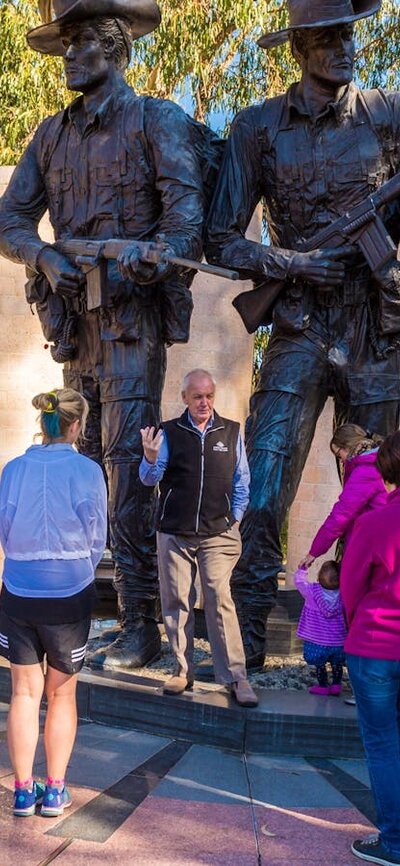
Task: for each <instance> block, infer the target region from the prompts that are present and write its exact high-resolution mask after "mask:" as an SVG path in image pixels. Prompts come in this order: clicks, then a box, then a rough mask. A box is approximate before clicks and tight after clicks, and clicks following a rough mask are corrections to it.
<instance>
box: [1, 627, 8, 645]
mask: <svg viewBox="0 0 400 866" xmlns="http://www.w3.org/2000/svg"><path fill="white" fill-rule="evenodd" d="M0 646H4V647H5V648H6V649H9V643H8V637H7V635H6V634H2V632H1V631H0Z"/></svg>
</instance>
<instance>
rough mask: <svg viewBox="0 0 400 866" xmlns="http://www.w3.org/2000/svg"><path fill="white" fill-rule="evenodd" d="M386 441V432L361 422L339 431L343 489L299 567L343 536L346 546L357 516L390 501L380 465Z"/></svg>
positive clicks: (335, 447) (335, 444)
mask: <svg viewBox="0 0 400 866" xmlns="http://www.w3.org/2000/svg"><path fill="white" fill-rule="evenodd" d="M382 441H383V437H382V436H379V435H377V434H373V433H370V432H369V430H364V429H363V428H362V427H359V426H358V424H343V425H342V426H341V427H338V428H337V430H336V431H335V433H334V435H333V437H332V439H331V442H330V449H331V451H332V454H334V456H335V457H336V459H337V460H339V461H340V463H341V464H342V467H343V490H342V493H341V494H340V496H339V498H338V500H337V502H335V504H334V506H333V508H332V510H331V512H330V514H328V517H327V518H326V520H324V522H323V524H322V526H321V527H320V528H319V530H318V532H317V534H316V536H315V538H314V540H313V542H312V544H311V547H310V550H309V552H308V553H307V556H305V557H304V559H303V560H302V561H301V562H300V563H299V568H309V566H310V565H311V564H312V563H313V562H314V559H317V557H319V556H322V555H323V554H324V553H326V552H327V551H328V550H329V548H330V547H331V546H332V544H333V543H334V542H335V541H337V540H338V539H339V538H342V539H343V545H344V549H345V548H346V545H347V544H348V541H349V539H350V537H351V533H352V530H353V526H354V521H355V520H356V518H357V517H359V516H360V514H363V513H364V512H365V511H373V510H374V509H375V508H381V507H382V506H383V505H386V501H387V492H386V490H385V485H384V483H383V481H382V476H381V474H380V472H379V471H378V468H377V465H376V460H377V454H378V447H379V445H380V443H381V442H382Z"/></svg>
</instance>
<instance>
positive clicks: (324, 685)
mask: <svg viewBox="0 0 400 866" xmlns="http://www.w3.org/2000/svg"><path fill="white" fill-rule="evenodd" d="M294 583H295V586H296V589H298V591H299V592H300V593H301V594H302V596H304V599H305V602H304V607H303V610H302V613H301V617H300V621H299V627H298V630H297V634H298V637H301V638H303V640H304V650H303V655H304V660H305V661H306V662H307V664H309V665H315V668H316V673H317V680H318V684H317V685H315V686H311V688H310V689H309V692H310V693H311V694H313V695H340V692H341V690H342V676H343V665H344V663H345V654H344V650H343V644H344V639H345V636H346V623H345V619H344V613H343V606H342V601H341V598H340V592H339V565H338V563H337V562H335V561H334V560H328V561H327V562H324V563H323V564H322V566H321V568H320V570H319V572H318V582H317V583H310V582H309V581H308V578H307V569H306V568H299V569H298V570H297V572H296V574H295V576H294ZM327 662H329V664H330V666H331V669H332V684H331V685H329V683H328V672H327V669H326V664H327Z"/></svg>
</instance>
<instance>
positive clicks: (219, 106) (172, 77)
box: [0, 0, 400, 165]
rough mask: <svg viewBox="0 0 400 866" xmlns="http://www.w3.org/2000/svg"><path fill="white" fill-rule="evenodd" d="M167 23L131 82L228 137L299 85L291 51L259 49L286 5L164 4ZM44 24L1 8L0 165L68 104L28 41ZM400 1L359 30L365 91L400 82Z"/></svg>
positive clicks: (51, 61)
mask: <svg viewBox="0 0 400 866" xmlns="http://www.w3.org/2000/svg"><path fill="white" fill-rule="evenodd" d="M160 6H161V9H162V16H163V18H162V24H161V26H160V27H159V28H158V30H157V31H156V32H155V33H154V34H151V35H150V36H149V37H147V38H145V39H140V40H138V41H137V42H136V43H135V46H134V57H133V61H132V64H131V67H130V69H129V72H128V79H129V82H130V83H131V84H132V85H133V86H134V87H136V88H137V89H138V90H139V91H141V92H146V93H150V94H153V95H157V96H162V97H169V98H172V99H175V100H177V101H179V102H181V103H182V104H183V105H184V106H185V108H187V110H189V111H191V112H192V113H193V114H194V115H195V116H196V117H197V118H199V119H201V120H210V118H211V120H212V123H213V125H214V126H217V127H219V128H220V129H223V128H224V127H225V125H226V122H227V121H229V119H230V118H231V117H232V115H233V114H235V113H236V111H238V110H239V109H240V108H242V107H243V106H244V105H248V104H249V103H251V102H254V101H257V100H260V99H262V98H264V96H265V95H266V94H269V95H274V94H275V93H278V92H280V91H281V90H283V89H284V88H285V87H287V86H288V84H289V83H290V82H291V81H293V79H294V78H295V77H296V75H297V70H296V66H295V64H294V62H293V59H292V57H291V54H290V51H289V49H288V47H287V45H284V46H281V47H280V48H278V49H275V50H273V51H270V52H268V53H267V52H265V51H262V50H261V49H260V48H258V47H257V45H256V44H255V39H256V38H257V36H259V35H260V34H261V33H262V32H265V31H266V30H275V29H278V28H280V27H283V26H285V24H286V20H287V19H286V10H285V3H284V0H160ZM39 23H40V19H39V14H38V11H37V4H36V3H34V2H32V0H0V163H1V164H3V165H4V164H7V163H13V162H15V161H16V160H17V159H18V157H19V156H20V155H21V153H22V151H23V149H24V147H25V146H26V143H27V141H28V140H29V137H30V136H31V135H32V132H33V130H34V129H35V127H36V126H37V125H38V123H39V122H40V120H42V119H43V117H46V116H47V115H48V114H52V113H54V112H55V111H57V110H59V109H60V108H62V107H63V106H64V105H65V104H66V103H67V102H68V101H69V99H70V95H69V94H68V92H67V91H66V89H65V86H64V81H63V75H62V62H61V60H60V59H58V58H51V57H47V56H43V55H41V54H38V53H37V52H35V51H31V49H29V48H28V46H27V43H26V39H25V34H26V32H27V30H29V28H30V27H34V26H36V25H38V24H39ZM399 24H400V10H399V4H398V0H383V3H382V10H381V12H380V14H379V15H378V16H375V17H374V18H371V19H366V20H365V21H363V22H361V23H360V24H358V25H357V38H358V42H359V45H360V48H359V50H358V76H359V78H360V79H361V81H362V82H363V84H365V85H372V84H374V85H375V84H377V83H382V84H384V85H385V86H389V87H397V86H398V85H399V82H400V70H399V61H398V57H397V54H396V37H397V32H398V27H399Z"/></svg>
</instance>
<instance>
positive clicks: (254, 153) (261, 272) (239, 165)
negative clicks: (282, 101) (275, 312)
mask: <svg viewBox="0 0 400 866" xmlns="http://www.w3.org/2000/svg"><path fill="white" fill-rule="evenodd" d="M257 131H258V127H257V107H253V108H250V109H245V111H242V112H240V114H238V116H237V117H236V119H235V120H234V122H233V124H232V129H231V132H230V135H229V138H228V141H227V143H226V149H225V154H224V158H223V161H222V165H221V169H220V172H219V177H218V182H217V187H216V190H215V194H214V198H213V202H212V205H211V210H210V215H209V220H208V228H207V234H206V255H207V258H208V260H209V261H210V262H213V263H217V264H222V265H225V266H227V267H231V268H232V267H233V268H237V269H239V270H240V272H241V275H242V276H243V277H244V278H249V279H253V280H259V279H260V277H264V278H265V277H268V278H271V279H277V280H285V279H286V277H287V275H288V271H289V267H290V264H291V261H292V259H293V255H294V254H293V253H292V252H291V251H290V250H285V249H281V248H280V247H274V246H267V245H264V244H261V243H257V242H256V241H252V240H248V239H247V238H246V237H245V233H246V229H247V227H248V225H249V222H250V220H251V218H252V216H253V213H254V210H255V208H256V206H257V204H258V202H259V201H260V199H261V198H262V195H263V192H264V190H263V183H262V176H261V153H260V144H259V137H258V135H257Z"/></svg>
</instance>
